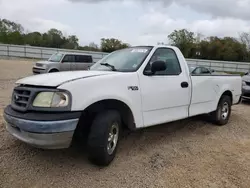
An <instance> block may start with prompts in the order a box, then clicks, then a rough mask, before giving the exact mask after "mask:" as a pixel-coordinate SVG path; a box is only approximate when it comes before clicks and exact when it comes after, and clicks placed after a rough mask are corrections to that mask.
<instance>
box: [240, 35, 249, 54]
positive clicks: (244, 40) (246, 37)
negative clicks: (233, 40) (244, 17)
mask: <svg viewBox="0 0 250 188" xmlns="http://www.w3.org/2000/svg"><path fill="white" fill-rule="evenodd" d="M240 40H241V42H242V43H243V44H245V45H246V47H247V49H248V50H249V51H250V33H246V32H243V33H241V34H240Z"/></svg>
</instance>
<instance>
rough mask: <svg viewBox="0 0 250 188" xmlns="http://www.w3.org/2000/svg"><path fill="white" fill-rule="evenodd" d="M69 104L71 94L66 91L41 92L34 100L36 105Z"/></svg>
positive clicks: (62, 105) (46, 106) (65, 105)
mask: <svg viewBox="0 0 250 188" xmlns="http://www.w3.org/2000/svg"><path fill="white" fill-rule="evenodd" d="M68 105H69V95H68V94H67V93H65V92H40V93H39V94H38V95H37V96H36V98H35V100H34V101H33V106H34V107H43V108H51V107H52V108H55V107H57V108H59V107H67V106H68Z"/></svg>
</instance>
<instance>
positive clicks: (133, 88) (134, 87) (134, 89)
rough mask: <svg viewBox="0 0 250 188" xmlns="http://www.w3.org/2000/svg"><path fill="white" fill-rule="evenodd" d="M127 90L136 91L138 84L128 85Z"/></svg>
mask: <svg viewBox="0 0 250 188" xmlns="http://www.w3.org/2000/svg"><path fill="white" fill-rule="evenodd" d="M128 90H132V91H138V90H139V88H138V86H128Z"/></svg>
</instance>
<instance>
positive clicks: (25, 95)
mask: <svg viewBox="0 0 250 188" xmlns="http://www.w3.org/2000/svg"><path fill="white" fill-rule="evenodd" d="M31 93H32V92H31V90H29V89H28V88H23V87H16V88H15V89H14V91H13V95H12V107H13V109H16V110H19V111H26V110H27V108H28V105H29V102H30V98H31Z"/></svg>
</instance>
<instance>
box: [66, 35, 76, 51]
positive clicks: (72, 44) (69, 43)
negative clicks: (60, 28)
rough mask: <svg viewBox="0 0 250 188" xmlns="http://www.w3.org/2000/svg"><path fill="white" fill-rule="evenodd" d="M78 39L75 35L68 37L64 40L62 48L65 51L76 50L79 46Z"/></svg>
mask: <svg viewBox="0 0 250 188" xmlns="http://www.w3.org/2000/svg"><path fill="white" fill-rule="evenodd" d="M78 41H79V39H78V38H77V36H75V35H70V36H69V37H68V38H67V39H66V43H65V44H63V45H62V48H66V49H78V47H79V44H78Z"/></svg>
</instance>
